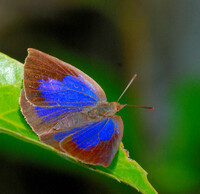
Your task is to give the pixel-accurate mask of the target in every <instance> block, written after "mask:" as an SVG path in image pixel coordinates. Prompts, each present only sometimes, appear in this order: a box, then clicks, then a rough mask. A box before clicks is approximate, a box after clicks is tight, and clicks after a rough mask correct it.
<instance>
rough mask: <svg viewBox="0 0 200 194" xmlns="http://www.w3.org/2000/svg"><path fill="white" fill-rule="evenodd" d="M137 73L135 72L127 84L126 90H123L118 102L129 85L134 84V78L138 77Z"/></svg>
mask: <svg viewBox="0 0 200 194" xmlns="http://www.w3.org/2000/svg"><path fill="white" fill-rule="evenodd" d="M136 76H137V74H134V75H133V77H132V79H131V81H130V82H129V83H128V85H127V86H126V88H125V90H124V91H123V92H122V94H121V96H120V97H119V98H118V100H117V102H119V100H120V99H121V97H122V96H123V95H124V93H125V92H126V90H127V89H128V88H129V86H130V85H131V84H132V82H133V80H134V79H135V78H136Z"/></svg>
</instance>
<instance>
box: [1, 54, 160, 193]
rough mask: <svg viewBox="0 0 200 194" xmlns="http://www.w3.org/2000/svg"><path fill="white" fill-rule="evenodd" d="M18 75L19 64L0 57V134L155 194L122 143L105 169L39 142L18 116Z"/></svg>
mask: <svg viewBox="0 0 200 194" xmlns="http://www.w3.org/2000/svg"><path fill="white" fill-rule="evenodd" d="M22 75H23V64H21V63H19V62H18V61H16V60H14V59H11V58H10V57H8V56H6V55H4V54H2V53H0V132H3V133H7V134H9V135H11V136H14V137H16V138H19V139H21V140H23V141H27V142H30V143H33V144H36V145H38V146H41V147H42V148H44V149H47V150H51V151H52V152H54V153H55V154H57V155H58V156H61V157H64V158H65V159H67V160H70V161H72V162H75V163H77V164H78V165H81V166H84V167H86V168H88V169H91V170H95V171H96V172H99V173H102V174H104V175H107V176H110V177H112V178H114V179H116V180H118V181H119V182H120V181H122V182H124V183H127V184H128V185H130V186H132V187H134V188H136V189H137V190H138V191H140V192H142V193H148V194H149V193H157V192H156V191H155V189H154V188H153V187H152V186H151V184H150V183H149V182H148V180H147V173H146V172H145V171H144V170H143V169H142V167H140V165H139V164H138V163H137V162H136V161H134V160H132V159H130V158H128V151H126V150H125V149H124V148H123V144H122V143H121V145H120V148H119V151H118V152H117V154H116V156H115V158H114V160H113V162H112V163H111V165H110V166H109V167H107V168H105V167H102V166H91V165H86V164H82V163H80V162H79V161H77V160H76V159H75V158H73V157H72V156H69V155H66V154H64V153H61V152H58V151H57V150H55V149H54V148H53V147H51V146H48V145H46V144H44V143H42V142H40V141H39V139H38V137H37V135H36V134H35V133H34V132H33V131H32V130H31V128H30V127H29V126H28V124H27V123H26V121H25V119H24V118H23V116H22V114H21V112H20V106H19V97H20V91H21V88H22Z"/></svg>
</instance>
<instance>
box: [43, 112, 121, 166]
mask: <svg viewBox="0 0 200 194" xmlns="http://www.w3.org/2000/svg"><path fill="white" fill-rule="evenodd" d="M122 136H123V122H122V119H121V117H119V116H116V115H115V116H113V117H110V118H105V119H103V120H100V121H94V122H92V123H90V124H87V125H84V126H82V127H77V128H72V129H70V130H65V129H62V130H61V131H60V132H53V133H51V134H46V135H45V134H44V135H42V136H41V140H42V141H44V142H45V143H47V144H50V145H51V144H53V145H55V146H56V147H57V149H59V150H61V151H63V152H66V153H68V154H70V155H72V156H74V157H76V158H78V159H79V160H81V161H83V162H86V163H89V164H96V165H104V166H108V165H109V164H110V163H111V161H112V159H113V157H114V155H115V154H116V152H117V150H118V147H119V144H120V142H121V139H122Z"/></svg>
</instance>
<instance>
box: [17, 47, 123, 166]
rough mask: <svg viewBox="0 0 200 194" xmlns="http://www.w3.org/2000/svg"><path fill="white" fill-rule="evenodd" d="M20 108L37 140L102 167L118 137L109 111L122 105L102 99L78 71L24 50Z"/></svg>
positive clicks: (119, 127)
mask: <svg viewBox="0 0 200 194" xmlns="http://www.w3.org/2000/svg"><path fill="white" fill-rule="evenodd" d="M28 52H29V55H28V57H27V58H26V61H25V67H24V84H23V85H24V88H23V89H22V92H21V97H20V106H21V111H22V113H23V115H24V116H25V119H26V121H27V122H28V123H29V125H30V126H31V127H32V129H33V131H34V132H35V133H36V134H37V135H38V136H39V138H40V140H41V141H43V142H44V143H46V144H49V145H51V146H53V147H54V148H56V149H58V150H59V151H62V152H64V153H67V154H69V155H72V156H73V157H75V158H77V159H78V160H80V161H82V162H84V163H88V164H94V165H103V166H108V165H109V164H110V163H111V161H112V160H113V158H114V156H115V154H116V152H117V150H118V147H119V144H120V142H121V139H122V136H123V122H122V119H121V117H120V116H117V115H115V113H116V112H118V111H119V110H120V109H121V108H123V107H124V106H125V105H120V104H119V103H118V102H111V103H108V102H107V100H106V95H105V93H104V91H103V90H102V88H101V87H100V86H99V85H98V84H97V83H96V82H95V81H94V80H93V79H92V78H90V77H89V76H87V75H86V74H84V73H83V72H82V71H80V70H78V69H77V68H75V67H73V66H71V65H70V64H67V63H64V62H62V61H60V60H59V59H57V58H55V57H52V56H50V55H47V54H45V53H43V52H41V51H38V50H35V49H28Z"/></svg>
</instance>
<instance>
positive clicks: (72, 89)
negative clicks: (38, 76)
mask: <svg viewBox="0 0 200 194" xmlns="http://www.w3.org/2000/svg"><path fill="white" fill-rule="evenodd" d="M80 79H81V80H82V81H80V80H79V79H77V78H75V77H73V76H71V75H67V76H66V77H65V78H64V79H63V81H62V82H61V81H59V80H55V79H51V78H48V79H47V80H44V79H43V80H39V87H38V90H39V91H40V93H41V96H42V97H43V98H44V101H47V102H48V104H49V105H50V106H51V107H48V106H47V107H35V111H36V112H37V114H38V117H39V118H42V120H43V121H45V122H49V123H52V122H55V121H56V120H59V119H61V118H63V117H60V116H61V115H63V114H65V113H68V112H80V111H82V110H83V109H84V107H85V106H91V105H95V104H97V102H98V100H99V99H98V97H97V95H96V94H95V91H94V90H95V89H94V88H91V86H90V85H87V84H85V83H84V82H83V81H84V80H83V78H82V77H80ZM86 83H87V82H86Z"/></svg>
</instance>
